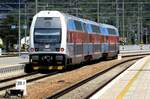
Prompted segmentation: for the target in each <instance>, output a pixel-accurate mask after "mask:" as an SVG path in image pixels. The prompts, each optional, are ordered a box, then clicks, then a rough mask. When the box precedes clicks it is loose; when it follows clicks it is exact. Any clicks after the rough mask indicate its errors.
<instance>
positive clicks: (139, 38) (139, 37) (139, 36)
mask: <svg viewBox="0 0 150 99" xmlns="http://www.w3.org/2000/svg"><path fill="white" fill-rule="evenodd" d="M139 5H140V4H139V2H138V17H137V25H138V26H137V27H138V41H139V42H138V43H141V35H140V9H139V7H140V6H139Z"/></svg>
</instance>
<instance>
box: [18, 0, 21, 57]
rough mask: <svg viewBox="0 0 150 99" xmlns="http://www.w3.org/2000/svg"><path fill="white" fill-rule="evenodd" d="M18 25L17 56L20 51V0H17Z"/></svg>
mask: <svg viewBox="0 0 150 99" xmlns="http://www.w3.org/2000/svg"><path fill="white" fill-rule="evenodd" d="M18 24H19V26H18V43H19V44H18V51H19V56H20V51H21V46H20V45H21V44H20V43H21V42H20V34H21V29H20V0H19V23H18Z"/></svg>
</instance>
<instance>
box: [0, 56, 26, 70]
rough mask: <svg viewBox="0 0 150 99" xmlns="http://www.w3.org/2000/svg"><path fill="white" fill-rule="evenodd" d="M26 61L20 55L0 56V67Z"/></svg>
mask: <svg viewBox="0 0 150 99" xmlns="http://www.w3.org/2000/svg"><path fill="white" fill-rule="evenodd" d="M25 62H28V59H23V58H21V57H1V58H0V68H1V67H6V66H11V65H12V66H14V65H17V64H22V63H25Z"/></svg>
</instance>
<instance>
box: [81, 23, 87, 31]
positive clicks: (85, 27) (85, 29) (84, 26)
mask: <svg viewBox="0 0 150 99" xmlns="http://www.w3.org/2000/svg"><path fill="white" fill-rule="evenodd" d="M82 26H83V29H84V32H88V30H87V26H86V23H83V24H82Z"/></svg>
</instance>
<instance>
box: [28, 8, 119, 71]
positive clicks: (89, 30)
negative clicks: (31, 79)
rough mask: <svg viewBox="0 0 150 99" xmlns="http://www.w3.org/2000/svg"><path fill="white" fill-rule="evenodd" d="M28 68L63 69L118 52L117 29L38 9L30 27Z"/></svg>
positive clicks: (58, 12)
mask: <svg viewBox="0 0 150 99" xmlns="http://www.w3.org/2000/svg"><path fill="white" fill-rule="evenodd" d="M29 50H30V52H29V64H28V66H27V67H28V69H27V70H28V71H31V70H40V69H46V70H63V69H66V68H68V66H72V65H74V64H80V63H83V62H89V61H92V60H97V59H100V58H113V57H116V56H117V54H118V53H119V33H118V29H117V28H116V27H115V26H113V25H109V24H104V23H97V22H94V21H91V20H88V19H84V18H79V17H76V16H72V15H69V14H65V13H62V12H60V11H40V12H39V13H37V14H36V15H35V16H34V17H33V20H32V23H31V27H30V49H29Z"/></svg>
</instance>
